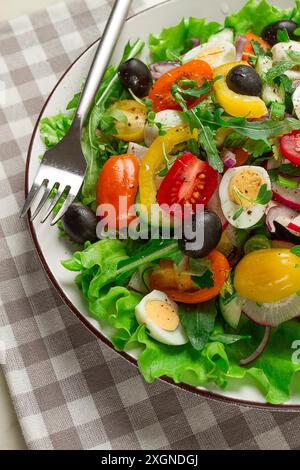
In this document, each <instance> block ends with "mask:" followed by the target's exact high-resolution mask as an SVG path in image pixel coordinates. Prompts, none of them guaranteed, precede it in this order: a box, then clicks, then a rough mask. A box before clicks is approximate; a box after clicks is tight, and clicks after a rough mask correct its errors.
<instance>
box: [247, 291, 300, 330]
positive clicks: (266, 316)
mask: <svg viewBox="0 0 300 470" xmlns="http://www.w3.org/2000/svg"><path fill="white" fill-rule="evenodd" d="M242 308H243V312H244V314H245V315H246V316H247V317H248V318H249V319H250V320H252V321H254V323H257V324H258V325H262V326H272V327H276V326H278V325H280V324H281V323H284V322H286V321H288V320H292V319H293V318H296V317H298V316H299V313H300V297H299V296H298V295H297V294H294V295H292V296H290V297H287V298H286V299H284V300H281V301H280V302H274V303H271V304H261V305H259V304H257V303H256V302H252V300H245V301H244V302H243V307H242Z"/></svg>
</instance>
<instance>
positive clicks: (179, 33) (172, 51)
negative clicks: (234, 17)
mask: <svg viewBox="0 0 300 470" xmlns="http://www.w3.org/2000/svg"><path fill="white" fill-rule="evenodd" d="M220 29H221V25H220V24H219V23H216V22H214V21H211V22H207V21H206V20H205V19H197V18H189V19H183V20H181V22H180V23H179V24H178V25H176V26H172V27H171V28H165V29H163V31H162V32H161V34H160V35H154V34H150V37H149V47H150V52H151V56H152V59H153V62H157V61H160V60H174V59H177V58H178V57H179V56H180V55H182V54H184V53H185V52H187V51H188V50H189V49H191V47H192V44H193V42H192V39H193V38H197V39H199V40H200V42H201V43H204V42H206V41H207V40H208V39H209V37H210V36H211V35H212V34H215V33H217V32H218V31H219V30H220Z"/></svg>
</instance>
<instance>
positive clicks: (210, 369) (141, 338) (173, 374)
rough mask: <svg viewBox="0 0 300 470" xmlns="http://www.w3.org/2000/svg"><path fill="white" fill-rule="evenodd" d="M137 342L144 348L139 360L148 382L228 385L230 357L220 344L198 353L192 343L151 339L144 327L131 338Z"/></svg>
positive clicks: (212, 344)
mask: <svg viewBox="0 0 300 470" xmlns="http://www.w3.org/2000/svg"><path fill="white" fill-rule="evenodd" d="M132 343H133V344H135V343H138V344H140V345H142V346H143V347H144V350H143V352H142V353H141V354H140V356H139V358H138V366H139V369H140V371H141V373H142V375H143V377H144V378H145V380H146V381H147V382H150V383H151V382H153V381H154V380H155V379H157V378H159V377H163V376H166V377H169V378H170V379H172V380H174V382H175V383H180V382H184V383H187V384H190V385H195V386H197V385H204V384H206V383H208V382H210V381H215V382H216V383H218V384H219V385H220V386H222V387H223V386H224V385H225V384H226V377H225V376H226V372H227V371H228V370H229V364H228V357H227V354H226V351H225V347H224V345H223V344H221V343H210V344H208V345H207V346H206V347H205V348H204V349H203V350H202V351H196V349H194V348H193V347H192V345H191V344H187V345H184V346H177V347H176V346H167V345H165V344H161V343H159V342H158V341H155V340H154V339H152V338H150V337H149V336H148V333H147V330H146V327H145V326H141V327H139V328H138V329H137V331H136V332H135V333H134V335H132V338H131V340H130V342H129V344H128V346H129V345H131V344H132Z"/></svg>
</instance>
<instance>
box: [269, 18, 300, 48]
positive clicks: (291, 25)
mask: <svg viewBox="0 0 300 470" xmlns="http://www.w3.org/2000/svg"><path fill="white" fill-rule="evenodd" d="M298 28H299V25H298V24H297V23H295V22H294V21H291V20H280V21H276V23H272V24H270V25H269V26H266V28H265V29H264V30H263V32H262V37H263V39H264V40H265V41H267V42H268V43H269V44H270V45H271V46H275V44H277V43H278V42H280V40H279V39H278V31H280V30H284V29H286V30H287V33H288V35H289V38H290V39H292V40H293V41H299V36H296V35H295V34H294V31H295V30H296V29H298Z"/></svg>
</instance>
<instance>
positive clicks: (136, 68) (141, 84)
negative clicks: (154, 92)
mask: <svg viewBox="0 0 300 470" xmlns="http://www.w3.org/2000/svg"><path fill="white" fill-rule="evenodd" d="M119 77H120V81H121V84H122V86H123V87H124V88H126V89H127V90H129V89H130V90H131V91H132V92H133V93H134V94H135V95H136V96H137V97H138V98H144V96H147V95H148V93H149V91H150V88H151V86H152V83H153V80H152V75H151V72H150V70H149V69H148V67H147V65H145V64H144V62H142V61H141V60H139V59H130V60H127V62H124V64H121V65H120V67H119Z"/></svg>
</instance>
